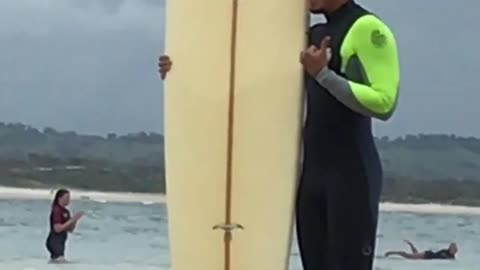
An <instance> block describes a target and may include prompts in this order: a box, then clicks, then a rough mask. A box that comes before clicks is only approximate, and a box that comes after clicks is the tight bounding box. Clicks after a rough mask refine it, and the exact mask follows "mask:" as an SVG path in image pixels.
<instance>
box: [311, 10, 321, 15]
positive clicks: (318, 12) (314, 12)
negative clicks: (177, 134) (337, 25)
mask: <svg viewBox="0 0 480 270" xmlns="http://www.w3.org/2000/svg"><path fill="white" fill-rule="evenodd" d="M310 13H312V14H323V10H322V9H310Z"/></svg>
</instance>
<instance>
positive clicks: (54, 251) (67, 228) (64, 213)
mask: <svg viewBox="0 0 480 270" xmlns="http://www.w3.org/2000/svg"><path fill="white" fill-rule="evenodd" d="M69 203H70V192H69V191H68V190H66V189H59V190H57V193H56V194H55V198H54V199H53V202H52V210H51V212H50V233H49V234H48V237H47V242H46V245H47V250H48V252H50V259H51V262H65V242H66V241H67V234H68V233H69V232H73V230H74V229H75V226H76V225H77V221H78V220H80V218H81V217H82V216H83V214H84V213H83V211H80V212H78V213H76V214H75V215H73V216H71V215H70V211H69V210H68V209H67V206H68V204H69Z"/></svg>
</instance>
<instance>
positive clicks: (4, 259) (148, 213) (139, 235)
mask: <svg viewBox="0 0 480 270" xmlns="http://www.w3.org/2000/svg"><path fill="white" fill-rule="evenodd" d="M49 203H50V202H49V201H46V200H18V199H14V200H0V269H2V270H43V269H45V270H48V269H68V270H74V269H81V270H97V269H98V270H130V269H134V268H136V269H140V270H149V269H152V270H153V269H156V270H164V269H169V250H168V247H169V244H168V232H167V222H168V221H167V216H166V208H165V205H164V204H148V205H145V204H142V203H108V202H93V201H75V202H73V204H72V206H71V209H72V210H73V211H75V209H82V210H83V209H84V210H86V211H87V214H86V216H85V217H84V219H83V220H82V221H81V223H80V224H79V226H78V231H77V232H76V233H74V234H72V235H70V238H69V241H68V246H67V254H66V255H67V257H68V258H69V259H70V260H72V262H73V263H72V264H68V265H61V266H60V265H52V264H47V261H48V254H47V252H46V250H45V245H44V243H45V237H46V234H47V227H48V224H47V221H48V213H49ZM479 224H480V217H479V216H476V215H451V214H450V215H440V214H434V215H432V214H431V215H428V214H406V213H394V212H390V213H382V214H381V221H380V226H379V232H378V249H377V259H376V262H375V268H376V269H377V270H417V269H418V270H420V269H422V270H424V269H435V270H442V269H448V270H455V269H458V270H472V269H478V267H479V265H480V259H479V258H478V254H480V225H479ZM403 239H411V240H412V241H414V242H415V243H416V244H417V246H418V247H419V249H431V248H433V249H438V248H443V247H445V246H446V245H447V244H448V243H449V242H450V241H452V240H454V241H456V242H457V243H458V245H459V249H460V252H459V254H458V259H457V260H456V261H407V260H403V259H398V258H388V259H387V258H382V256H381V255H382V254H383V253H384V252H385V251H386V250H387V249H402V250H407V247H406V245H405V244H404V243H403V242H402V241H403ZM290 265H291V267H290V269H291V270H300V269H302V268H301V266H300V261H299V257H298V251H297V249H296V243H294V244H293V246H292V255H291V260H290ZM200 270H201V269H200Z"/></svg>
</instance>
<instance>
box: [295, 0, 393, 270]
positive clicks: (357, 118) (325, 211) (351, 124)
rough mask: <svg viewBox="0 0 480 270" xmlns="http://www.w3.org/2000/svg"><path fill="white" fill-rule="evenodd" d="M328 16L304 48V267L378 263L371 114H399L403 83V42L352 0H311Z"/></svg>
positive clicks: (300, 214) (363, 267)
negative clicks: (400, 51)
mask: <svg viewBox="0 0 480 270" xmlns="http://www.w3.org/2000/svg"><path fill="white" fill-rule="evenodd" d="M307 1H308V3H309V5H310V6H309V8H310V11H311V12H312V13H314V14H317V13H322V14H324V15H325V17H326V19H327V22H326V23H325V24H317V25H314V26H312V27H311V28H310V29H309V31H308V42H309V47H308V48H307V49H306V50H305V51H303V52H302V53H301V63H302V64H303V66H304V69H305V71H306V77H305V87H306V91H307V117H306V122H305V127H304V132H303V137H304V157H303V170H302V177H301V179H300V184H299V190H298V196H297V238H298V243H299V249H300V254H301V259H302V263H303V268H304V269H305V270H352V269H355V270H371V269H372V265H373V258H374V252H375V243H376V241H375V239H376V231H377V220H378V206H379V201H380V193H381V187H382V166H381V162H380V158H379V155H378V152H377V149H376V146H375V143H374V137H373V135H372V130H371V129H372V127H371V125H372V124H371V119H372V118H376V119H381V120H387V119H389V118H390V117H391V115H392V114H393V112H394V110H395V107H396V103H397V98H398V89H399V82H400V74H399V73H400V72H399V69H400V68H399V59H398V52H397V44H396V40H395V37H394V35H393V33H392V31H391V30H390V29H389V27H388V26H386V25H385V24H384V23H383V22H382V20H380V19H379V18H378V17H377V16H376V15H374V14H372V13H370V12H369V11H367V10H365V9H364V8H362V7H361V6H359V5H358V4H356V3H355V2H354V1H353V0H307Z"/></svg>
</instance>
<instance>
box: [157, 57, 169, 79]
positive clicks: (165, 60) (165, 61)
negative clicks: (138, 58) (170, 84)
mask: <svg viewBox="0 0 480 270" xmlns="http://www.w3.org/2000/svg"><path fill="white" fill-rule="evenodd" d="M170 69H172V61H171V60H170V57H169V56H168V55H162V56H160V58H159V59H158V72H159V73H160V78H161V79H162V80H164V79H165V77H166V76H167V73H168V72H169V71H170Z"/></svg>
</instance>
